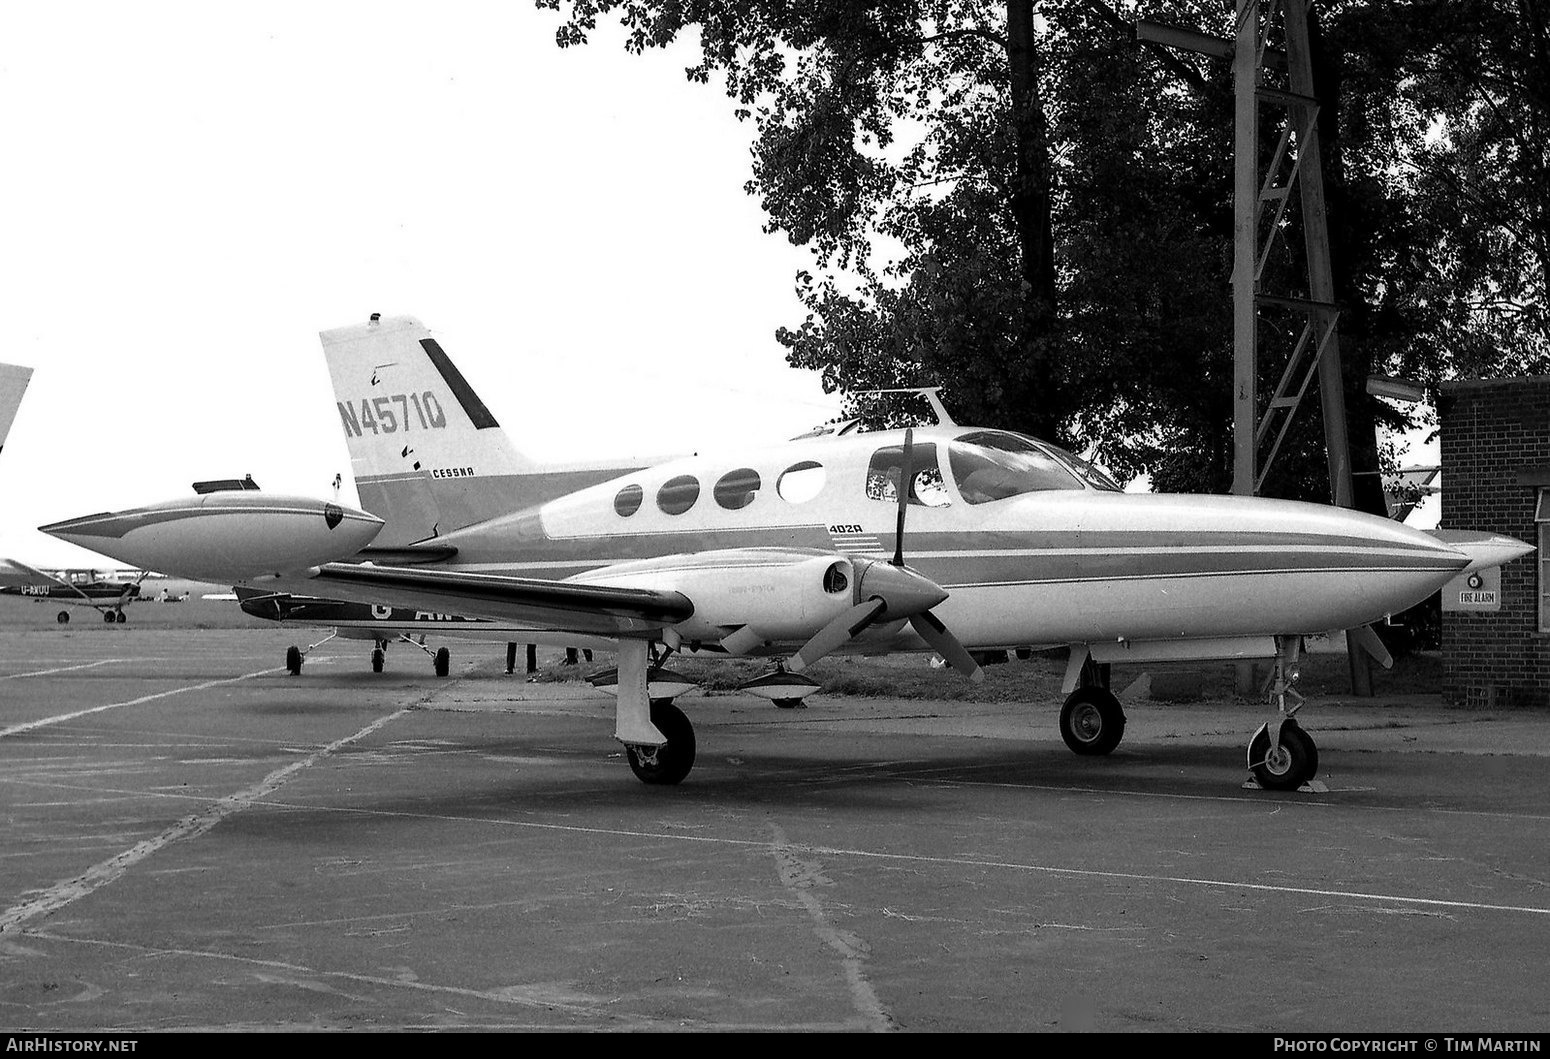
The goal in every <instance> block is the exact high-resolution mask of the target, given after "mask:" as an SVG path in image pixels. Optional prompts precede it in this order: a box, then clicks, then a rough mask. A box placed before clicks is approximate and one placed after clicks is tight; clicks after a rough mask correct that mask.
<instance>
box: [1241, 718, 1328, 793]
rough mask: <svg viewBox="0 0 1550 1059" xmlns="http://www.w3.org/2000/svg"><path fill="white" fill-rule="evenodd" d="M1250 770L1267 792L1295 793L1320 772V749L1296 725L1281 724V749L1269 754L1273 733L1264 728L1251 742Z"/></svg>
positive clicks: (1311, 738)
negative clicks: (1251, 763) (1271, 734)
mask: <svg viewBox="0 0 1550 1059" xmlns="http://www.w3.org/2000/svg"><path fill="white" fill-rule="evenodd" d="M1249 760H1250V761H1252V762H1255V764H1253V765H1251V766H1250V767H1249V771H1250V772H1252V773H1254V779H1255V781H1256V782H1258V783H1259V785H1260V786H1261V787H1263V788H1265V789H1266V790H1267V791H1295V790H1296V789H1297V788H1298V787H1301V786H1302V785H1303V784H1304V783H1307V782H1308V781H1309V780H1311V779H1313V777H1314V776H1317V775H1318V773H1319V748H1318V747H1317V746H1316V745H1315V744H1314V742H1313V737H1312V736H1311V735H1309V734H1308V733H1307V732H1305V731H1303V730H1302V727H1301V726H1300V725H1297V724H1291V723H1288V724H1283V725H1281V747H1280V750H1279V752H1278V753H1276V754H1275V755H1273V756H1272V755H1271V753H1270V732H1269V731H1268V730H1267V729H1265V728H1261V729H1260V730H1259V731H1257V732H1255V733H1254V738H1253V740H1252V741H1250V743H1249Z"/></svg>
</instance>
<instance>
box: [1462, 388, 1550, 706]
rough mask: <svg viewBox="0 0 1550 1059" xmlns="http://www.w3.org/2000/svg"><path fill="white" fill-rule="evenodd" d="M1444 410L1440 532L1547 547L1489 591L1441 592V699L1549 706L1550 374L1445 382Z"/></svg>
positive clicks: (1490, 577)
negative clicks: (1476, 533) (1475, 533)
mask: <svg viewBox="0 0 1550 1059" xmlns="http://www.w3.org/2000/svg"><path fill="white" fill-rule="evenodd" d="M1439 412H1440V413H1441V420H1442V421H1441V436H1442V518H1441V521H1440V523H1439V525H1440V526H1441V528H1443V529H1472V530H1490V531H1493V532H1497V533H1505V534H1508V535H1510V536H1513V537H1516V538H1518V539H1519V540H1522V541H1526V542H1528V543H1530V544H1533V545H1535V546H1536V547H1537V548H1538V549H1539V551H1538V552H1536V553H1535V554H1533V555H1528V556H1525V557H1524V558H1521V559H1515V560H1513V561H1512V562H1510V563H1508V564H1506V565H1505V566H1503V567H1501V568H1500V571H1499V573H1498V572H1497V571H1489V572H1488V573H1487V574H1486V575H1481V576H1482V577H1483V578H1484V580H1481V579H1480V578H1477V582H1476V583H1475V584H1472V585H1471V586H1469V587H1471V588H1477V589H1483V591H1481V592H1473V593H1468V594H1461V592H1460V591H1459V589H1460V587H1462V586H1460V585H1459V583H1458V582H1454V583H1453V584H1450V585H1449V586H1448V587H1447V588H1444V589H1443V613H1442V653H1443V689H1442V692H1443V698H1444V699H1445V700H1446V701H1448V702H1454V703H1464V704H1468V705H1508V704H1512V705H1539V706H1543V705H1550V547H1547V545H1550V535H1547V533H1546V529H1547V527H1550V377H1545V376H1534V377H1528V378H1517V379H1484V380H1471V381H1465V382H1454V383H1445V384H1444V385H1443V388H1442V400H1441V404H1440V407H1439ZM1498 577H1499V578H1500V581H1499V584H1498V582H1497V580H1496V579H1497V578H1498ZM1461 598H1462V599H1463V600H1465V601H1467V602H1466V603H1465V604H1464V607H1467V609H1462V608H1461V603H1460V600H1461ZM1475 600H1479V601H1481V602H1479V603H1475V602H1474V601H1475Z"/></svg>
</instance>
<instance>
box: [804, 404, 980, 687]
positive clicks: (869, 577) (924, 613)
mask: <svg viewBox="0 0 1550 1059" xmlns="http://www.w3.org/2000/svg"><path fill="white" fill-rule="evenodd" d="M914 454H915V447H914V431H913V430H906V431H905V432H904V459H903V465H902V466H901V467H900V469H899V486H898V495H899V516H898V521H897V523H896V526H895V534H894V538H895V543H894V550H893V560H892V561H891V562H889V563H879V562H870V561H867V560H862V559H857V560H854V562H855V564H856V574H857V577H856V596H855V598H856V601H857V602H856V603H855V605H854V606H852V607H850V608H849V609H847V610H846V611H845V612H844V613H842V614H840V615H839V616H838V617H835V618H834V619H833V620H831V621H830V622H829V623H828V624H827V625H825V626H824V627H823V628H822V629H819V630H818V633H817V635H815V636H814V637H813V638H812V639H810V640H808V641H807V643H805V644H803V645H802V649H801V650H799V651H798V652H797V653H796V654H795V655H793V656H792V657H791V659H790V661H788V662H787V663H786V668H787V669H789V670H791V672H793V673H800V672H802V671H803V670H804V669H806V668H807V667H808V666H810V665H812V664H813V663H814V662H816V661H818V660H819V659H820V658H822V657H823V656H824V655H826V654H828V653H829V652H831V651H834V650H836V649H838V648H840V647H843V646H844V645H845V644H846V643H849V642H850V641H851V640H852V639H854V638H855V637H857V636H859V635H861V633H862V632H864V631H865V630H866V629H867V628H868V627H869V626H872V625H875V624H877V623H878V622H880V621H898V620H900V619H908V620H909V623H910V625H911V627H913V628H914V630H915V631H916V632H917V633H918V634H919V635H920V638H921V639H922V640H925V641H926V643H928V644H930V645H931V647H932V649H933V650H935V651H936V652H937V654H939V655H941V656H942V657H943V658H945V659H946V660H947V661H948V663H949V664H950V665H951V666H952V667H953V668H954V669H956V670H958V672H960V673H962V674H963V675H964V676H966V677H968V678H969V679H970V680H973V681H976V682H978V681H982V680H984V679H985V672H984V670H982V669H981V668H980V667H979V663H977V662H975V661H974V657H973V656H972V655H970V654H969V652H968V651H967V650H966V649H965V648H964V646H963V644H961V643H959V642H958V638H957V637H955V636H954V635H953V634H952V633H951V632H949V631H948V630H947V626H945V625H943V624H942V622H941V620H940V619H939V618H937V616H936V615H934V614H932V613H931V608H932V607H934V606H936V605H937V604H939V603H941V602H942V601H943V600H945V599H946V598H947V590H946V589H944V588H942V586H941V585H938V584H937V583H936V582H934V581H932V580H931V579H930V578H927V577H923V576H921V575H920V574H917V573H916V572H915V571H913V570H911V569H909V567H907V566H905V565H904V519H905V513H906V511H907V510H908V508H909V496H910V481H911V479H912V478H913V477H914V467H913V462H914Z"/></svg>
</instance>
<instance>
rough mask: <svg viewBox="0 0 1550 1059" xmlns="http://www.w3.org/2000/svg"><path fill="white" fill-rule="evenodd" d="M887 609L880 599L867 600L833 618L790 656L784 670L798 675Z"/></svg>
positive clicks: (842, 644) (848, 639) (841, 645)
mask: <svg viewBox="0 0 1550 1059" xmlns="http://www.w3.org/2000/svg"><path fill="white" fill-rule="evenodd" d="M886 607H887V604H885V603H884V602H883V601H882V600H880V599H869V600H866V601H865V602H863V603H857V604H856V605H855V606H854V607H851V608H850V609H849V610H847V611H846V612H845V613H843V614H841V615H840V616H839V617H837V618H835V619H834V620H833V621H831V622H829V624H827V625H825V626H824V627H823V628H821V629H819V630H818V633H817V635H815V636H814V637H813V638H812V639H811V640H809V641H807V643H805V644H803V645H802V649H801V650H800V651H798V652H797V653H796V654H794V655H792V656H791V660H790V661H788V662H787V663H786V668H787V669H788V670H790V671H791V672H793V673H800V672H802V670H804V669H806V668H807V667H808V666H810V665H812V664H813V663H814V662H816V661H818V660H819V659H820V658H822V657H823V656H824V655H826V654H828V653H829V652H830V651H833V650H834V649H836V648H838V647H843V646H844V645H845V644H846V643H848V642H849V641H850V639H851V638H852V637H853V636H855V635H856V634H858V633H859V632H861V631H862V630H863V629H865V628H866V627H867V626H868V625H870V624H872V621H873V619H875V618H876V617H877V616H878V615H879V614H881V613H882V612H883V610H884V609H885V608H886Z"/></svg>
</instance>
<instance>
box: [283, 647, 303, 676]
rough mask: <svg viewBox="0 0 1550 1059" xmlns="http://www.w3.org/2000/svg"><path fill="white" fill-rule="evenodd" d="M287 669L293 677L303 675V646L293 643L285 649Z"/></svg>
mask: <svg viewBox="0 0 1550 1059" xmlns="http://www.w3.org/2000/svg"><path fill="white" fill-rule="evenodd" d="M285 669H286V672H288V673H290V675H291V676H293V677H299V676H301V648H300V647H297V646H295V645H294V644H292V645H291V646H290V647H287V648H286V649H285Z"/></svg>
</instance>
